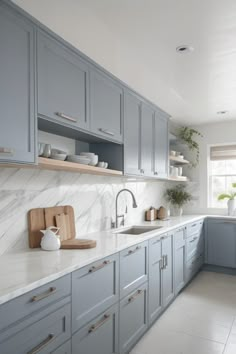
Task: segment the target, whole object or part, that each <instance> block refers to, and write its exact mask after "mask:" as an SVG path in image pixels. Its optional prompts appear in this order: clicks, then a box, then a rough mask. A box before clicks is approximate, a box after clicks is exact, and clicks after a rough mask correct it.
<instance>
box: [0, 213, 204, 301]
mask: <svg viewBox="0 0 236 354" xmlns="http://www.w3.org/2000/svg"><path fill="white" fill-rule="evenodd" d="M202 218H203V217H202V216H199V215H198V216H196V215H195V216H190V215H188V216H182V217H178V218H171V219H170V220H168V221H153V222H151V223H149V222H142V223H139V224H140V225H149V226H162V228H161V229H158V230H156V231H152V232H148V233H145V234H141V235H137V236H131V235H125V234H123V235H121V234H115V233H114V232H112V231H111V230H110V231H103V232H97V233H93V234H91V235H89V237H92V238H93V239H96V240H97V247H96V248H92V249H88V250H59V251H54V252H46V251H42V250H41V249H35V250H30V249H28V250H24V251H23V250H22V251H18V252H14V253H7V254H5V255H3V256H1V257H0V284H1V287H0V304H2V303H4V302H6V301H9V300H11V299H13V298H15V297H17V296H19V295H22V294H24V293H26V292H28V291H30V290H33V289H35V288H37V287H38V286H41V285H43V284H46V283H48V282H50V281H52V280H54V279H57V278H59V277H60V276H62V275H65V274H68V273H70V272H72V271H74V270H76V269H79V268H81V267H84V266H86V265H88V264H90V263H92V262H94V261H97V260H99V259H102V258H103V257H108V256H110V255H112V254H114V253H116V252H118V251H121V250H122V249H125V248H127V247H129V246H132V245H135V244H137V243H139V242H142V241H144V240H148V239H149V238H151V237H153V236H156V235H162V234H163V233H166V232H169V231H171V230H173V229H175V228H177V227H180V226H182V225H184V224H186V223H188V222H192V221H196V220H199V219H202Z"/></svg>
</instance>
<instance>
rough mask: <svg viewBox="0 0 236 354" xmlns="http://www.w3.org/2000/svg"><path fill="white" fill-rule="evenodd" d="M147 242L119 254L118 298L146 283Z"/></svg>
mask: <svg viewBox="0 0 236 354" xmlns="http://www.w3.org/2000/svg"><path fill="white" fill-rule="evenodd" d="M147 275H148V242H142V243H140V244H138V245H135V246H132V247H129V248H128V249H125V250H124V251H121V252H120V298H122V297H124V296H126V295H128V294H129V293H130V292H131V291H133V290H134V289H135V288H136V287H137V286H139V285H140V284H142V283H144V282H145V281H147Z"/></svg>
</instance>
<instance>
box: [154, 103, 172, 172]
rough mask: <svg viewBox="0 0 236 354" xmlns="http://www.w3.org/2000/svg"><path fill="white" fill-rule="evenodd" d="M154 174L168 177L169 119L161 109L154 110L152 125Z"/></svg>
mask: <svg viewBox="0 0 236 354" xmlns="http://www.w3.org/2000/svg"><path fill="white" fill-rule="evenodd" d="M153 146H154V156H153V158H154V166H153V169H154V176H156V177H158V178H167V177H168V167H169V120H168V118H167V116H166V115H164V113H162V112H161V111H157V110H156V111H155V115H154V127H153Z"/></svg>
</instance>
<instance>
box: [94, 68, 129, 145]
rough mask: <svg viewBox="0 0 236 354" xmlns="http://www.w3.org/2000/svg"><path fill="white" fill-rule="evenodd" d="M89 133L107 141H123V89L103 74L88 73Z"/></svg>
mask: <svg viewBox="0 0 236 354" xmlns="http://www.w3.org/2000/svg"><path fill="white" fill-rule="evenodd" d="M90 108H91V131H92V132H93V133H95V134H96V135H100V136H102V137H104V138H106V139H107V140H112V141H113V140H114V141H117V142H120V143H122V141H123V89H122V87H121V86H119V85H118V83H116V82H115V81H114V80H113V79H112V78H110V77H109V76H107V75H105V74H104V73H102V72H100V71H97V70H95V69H94V70H91V71H90Z"/></svg>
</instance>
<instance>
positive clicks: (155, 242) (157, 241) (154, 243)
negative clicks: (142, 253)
mask: <svg viewBox="0 0 236 354" xmlns="http://www.w3.org/2000/svg"><path fill="white" fill-rule="evenodd" d="M159 242H161V239H159V240H156V241H154V242H153V243H152V245H156V244H157V243H159Z"/></svg>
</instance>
